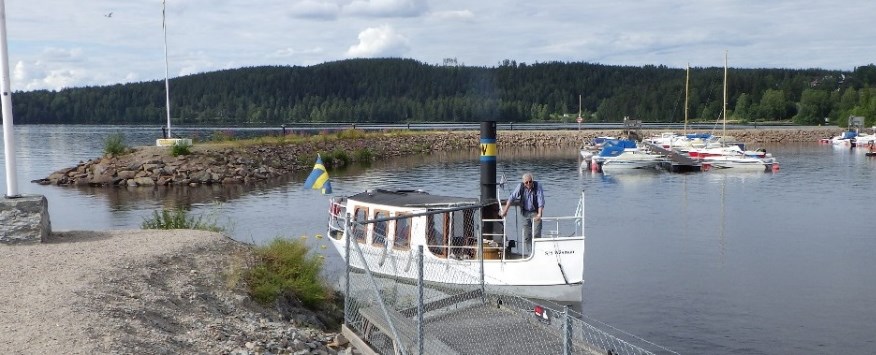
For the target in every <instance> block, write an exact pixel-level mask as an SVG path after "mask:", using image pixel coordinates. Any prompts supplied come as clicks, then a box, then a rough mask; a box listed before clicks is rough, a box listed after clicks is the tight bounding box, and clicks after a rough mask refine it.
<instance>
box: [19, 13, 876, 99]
mask: <svg viewBox="0 0 876 355" xmlns="http://www.w3.org/2000/svg"><path fill="white" fill-rule="evenodd" d="M163 7H165V9H166V10H164V15H165V16H164V21H166V22H164V23H165V24H166V41H167V47H166V48H167V61H165V42H164V38H165V36H164V35H165V31H164V30H163V27H162V23H163V21H162V19H163V17H162V13H163V12H162V11H163V10H162V9H163ZM5 8H6V29H7V42H8V57H9V66H10V79H11V88H12V90H13V91H32V90H40V89H48V90H61V89H64V88H70V87H83V86H102V85H113V84H119V83H129V82H142V81H152V80H164V78H165V69H167V71H168V74H167V75H169V76H170V77H171V78H173V77H176V76H182V75H190V74H197V73H203V72H210V71H216V70H223V69H235V68H242V67H252V66H263V65H284V66H290V65H293V66H311V65H316V64H320V63H324V62H330V61H337V60H343V59H348V58H378V57H400V58H412V59H415V60H418V61H421V62H424V63H428V64H441V63H443V62H444V59H446V58H454V59H456V61H457V63H458V64H460V65H467V66H485V67H495V66H497V65H499V64H500V63H501V62H502V61H503V60H506V59H508V60H514V61H516V62H518V63H521V62H523V63H528V64H532V63H540V62H541V63H543V62H553V61H561V62H588V63H598V64H606V65H629V66H643V65H666V66H669V67H673V68H684V67H686V66H687V65H690V66H691V67H722V66H723V65H724V55H725V51H726V53H727V58H728V64H729V66H730V68H734V67H737V68H793V69H803V68H823V69H835V70H853V69H854V68H855V67H857V66H862V65H868V64H871V63H874V62H876V22H874V21H873V19H874V17H873V15H874V14H876V2H874V1H872V0H844V1H836V0H823V1H815V0H694V1H691V0H686V1H676V0H650V1H629V0H602V1H593V0H540V1H532V0H530V1H522V0H246V1H244V0H166V2H164V3H163V2H162V0H86V1H74V0H5Z"/></svg>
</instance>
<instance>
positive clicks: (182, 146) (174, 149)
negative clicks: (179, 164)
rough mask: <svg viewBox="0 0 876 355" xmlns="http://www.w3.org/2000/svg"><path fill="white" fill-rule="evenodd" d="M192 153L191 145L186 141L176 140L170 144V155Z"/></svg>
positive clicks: (176, 155)
mask: <svg viewBox="0 0 876 355" xmlns="http://www.w3.org/2000/svg"><path fill="white" fill-rule="evenodd" d="M189 154H192V146H191V145H190V144H188V143H183V142H176V143H174V144H173V145H172V146H170V155H173V156H175V157H178V156H180V155H189Z"/></svg>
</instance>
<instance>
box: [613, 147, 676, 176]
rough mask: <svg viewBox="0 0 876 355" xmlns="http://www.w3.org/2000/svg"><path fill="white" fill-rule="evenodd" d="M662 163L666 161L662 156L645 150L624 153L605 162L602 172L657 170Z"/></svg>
mask: <svg viewBox="0 0 876 355" xmlns="http://www.w3.org/2000/svg"><path fill="white" fill-rule="evenodd" d="M662 161H664V157H663V156H662V155H658V154H651V153H649V152H646V151H643V150H631V151H624V152H623V153H621V154H620V155H618V156H614V157H610V158H606V159H605V160H603V161H602V171H603V172H611V171H618V170H634V169H656V168H657V165H658V164H660V162H662Z"/></svg>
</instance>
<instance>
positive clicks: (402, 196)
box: [347, 189, 480, 208]
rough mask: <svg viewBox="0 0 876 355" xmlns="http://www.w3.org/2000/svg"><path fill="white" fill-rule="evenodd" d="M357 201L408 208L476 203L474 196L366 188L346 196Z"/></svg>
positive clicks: (445, 206) (477, 201)
mask: <svg viewBox="0 0 876 355" xmlns="http://www.w3.org/2000/svg"><path fill="white" fill-rule="evenodd" d="M347 200H350V201H355V202H357V203H368V204H377V205H384V206H393V207H408V208H447V207H456V206H470V205H476V204H478V203H479V201H480V200H478V199H476V198H465V197H452V196H439V195H430V194H429V193H427V192H425V191H422V190H384V189H376V190H367V191H365V192H360V193H358V194H355V195H352V196H349V197H347Z"/></svg>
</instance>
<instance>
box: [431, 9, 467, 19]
mask: <svg viewBox="0 0 876 355" xmlns="http://www.w3.org/2000/svg"><path fill="white" fill-rule="evenodd" d="M432 17H435V18H438V19H441V20H464V21H470V20H473V19H474V17H475V16H474V13H473V12H471V11H470V10H453V11H438V12H435V13H433V14H432Z"/></svg>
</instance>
